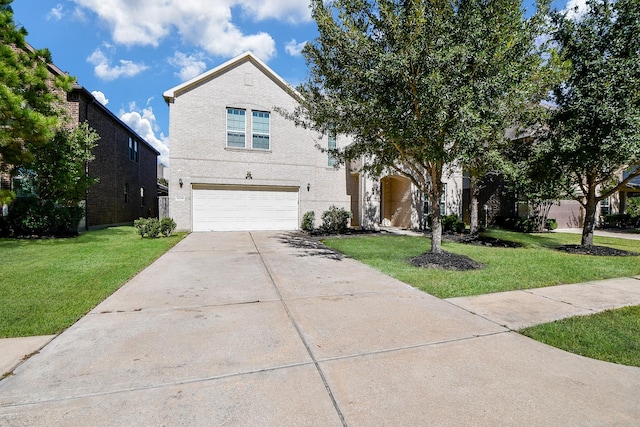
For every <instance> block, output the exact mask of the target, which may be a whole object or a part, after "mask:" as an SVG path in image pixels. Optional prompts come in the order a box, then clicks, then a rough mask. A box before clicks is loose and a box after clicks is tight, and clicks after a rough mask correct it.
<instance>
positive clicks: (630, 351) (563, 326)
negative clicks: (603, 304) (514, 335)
mask: <svg viewBox="0 0 640 427" xmlns="http://www.w3.org/2000/svg"><path fill="white" fill-rule="evenodd" d="M520 333H522V334H524V335H526V336H528V337H531V338H533V339H535V340H538V341H541V342H544V343H546V344H549V345H552V346H554V347H557V348H561V349H563V350H566V351H569V352H571V353H575V354H580V355H582V356H585V357H590V358H592V359H598V360H604V361H606V362H613V363H620V364H622V365H629V366H639V367H640V306H638V307H625V308H620V309H617V310H609V311H605V312H602V313H598V314H593V315H591V316H579V317H571V318H569V319H563V320H558V321H555V322H551V323H545V324H542V325H537V326H533V327H531V328H527V329H523V330H522V331H520Z"/></svg>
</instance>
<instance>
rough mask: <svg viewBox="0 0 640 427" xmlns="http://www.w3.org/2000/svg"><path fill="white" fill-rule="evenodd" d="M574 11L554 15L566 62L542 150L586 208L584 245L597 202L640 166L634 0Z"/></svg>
mask: <svg viewBox="0 0 640 427" xmlns="http://www.w3.org/2000/svg"><path fill="white" fill-rule="evenodd" d="M587 6H588V8H587V9H588V10H587V12H586V13H585V14H584V15H583V16H582V17H579V18H569V17H568V16H567V15H566V14H556V15H555V16H554V22H555V24H556V26H557V28H556V30H555V33H554V35H553V39H554V41H555V42H556V43H557V44H558V48H559V51H560V54H561V55H562V57H563V58H565V59H566V60H567V61H568V63H569V64H570V74H569V77H568V78H567V79H566V80H565V81H564V82H562V84H560V85H558V86H557V87H556V88H555V90H554V92H553V93H554V97H555V99H554V101H555V103H556V104H557V109H555V110H552V119H551V121H550V124H549V133H548V136H547V139H546V142H547V144H548V147H547V152H548V154H549V155H550V158H551V161H552V162H553V163H552V164H553V165H555V167H556V168H558V169H559V170H561V171H563V172H564V175H565V176H567V177H569V186H568V187H567V193H568V194H569V195H570V196H573V197H574V198H575V200H577V201H578V202H579V203H580V204H581V205H582V207H583V208H584V210H585V216H584V227H583V231H582V244H583V245H593V230H594V226H595V221H596V209H597V205H598V202H600V201H601V200H603V199H605V198H607V197H609V196H610V195H612V194H613V193H615V192H616V191H618V190H619V189H620V188H621V187H622V186H624V185H626V184H627V183H628V182H629V181H630V180H631V179H633V178H634V177H635V176H638V175H640V169H630V173H628V174H627V175H626V178H624V179H623V171H625V170H628V169H629V168H633V167H634V166H636V165H638V163H640V2H638V1H637V0H589V1H587Z"/></svg>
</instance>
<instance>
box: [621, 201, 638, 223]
mask: <svg viewBox="0 0 640 427" xmlns="http://www.w3.org/2000/svg"><path fill="white" fill-rule="evenodd" d="M624 213H626V214H629V215H630V216H631V217H633V218H635V219H636V220H637V219H640V197H630V198H628V199H627V207H626V208H625V211H624Z"/></svg>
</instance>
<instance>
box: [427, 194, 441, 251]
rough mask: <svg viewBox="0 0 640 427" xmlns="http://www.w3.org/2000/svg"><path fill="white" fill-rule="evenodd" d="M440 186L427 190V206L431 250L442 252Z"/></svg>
mask: <svg viewBox="0 0 640 427" xmlns="http://www.w3.org/2000/svg"><path fill="white" fill-rule="evenodd" d="M441 193H442V188H438V189H437V190H436V189H432V191H430V192H429V205H430V206H429V208H430V209H431V212H430V213H431V252H432V253H436V254H439V253H442V222H441V221H440V195H441Z"/></svg>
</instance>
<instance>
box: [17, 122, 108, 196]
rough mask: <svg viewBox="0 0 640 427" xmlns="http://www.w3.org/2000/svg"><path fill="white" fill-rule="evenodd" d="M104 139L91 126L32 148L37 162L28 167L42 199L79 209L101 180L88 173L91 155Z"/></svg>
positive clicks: (62, 133)
mask: <svg viewBox="0 0 640 427" xmlns="http://www.w3.org/2000/svg"><path fill="white" fill-rule="evenodd" d="M99 139H100V136H99V135H98V134H97V133H96V132H95V131H94V130H93V129H91V127H89V125H88V124H87V123H81V124H80V125H78V127H76V128H75V129H66V128H63V129H61V130H59V131H58V132H57V133H56V135H55V137H54V138H53V140H52V141H51V142H50V143H48V144H43V145H36V146H33V147H29V149H30V151H31V153H32V155H33V160H32V161H31V162H29V163H25V165H24V168H25V169H27V170H29V171H30V173H31V174H32V176H33V179H34V184H35V185H34V187H35V192H36V194H37V195H38V197H39V198H40V199H43V200H51V201H53V202H54V203H56V204H57V205H61V206H77V205H78V202H80V201H81V200H84V198H85V195H86V192H87V190H88V189H89V187H90V186H91V185H93V184H94V183H95V182H96V181H97V179H96V178H91V177H90V176H89V175H88V173H87V165H88V163H89V162H91V161H92V160H93V159H94V156H93V154H92V152H91V150H93V148H94V147H95V146H96V142H97V141H98V140H99Z"/></svg>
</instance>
